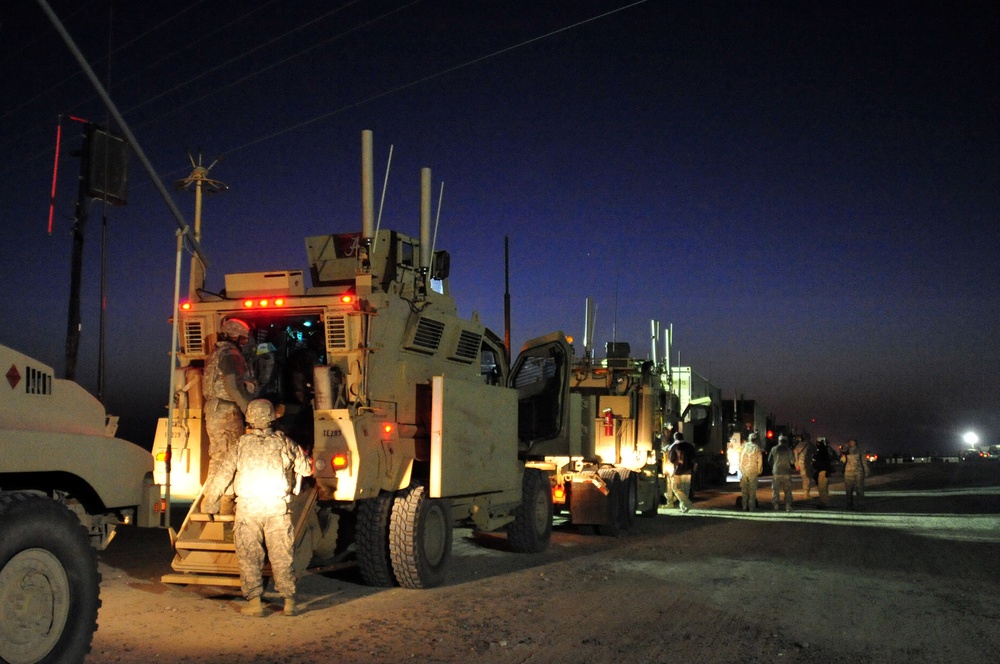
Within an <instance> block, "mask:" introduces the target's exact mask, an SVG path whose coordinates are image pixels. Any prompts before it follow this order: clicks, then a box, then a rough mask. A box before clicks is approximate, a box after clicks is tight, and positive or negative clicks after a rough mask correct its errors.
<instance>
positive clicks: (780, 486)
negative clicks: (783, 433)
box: [767, 440, 795, 512]
mask: <svg viewBox="0 0 1000 664" xmlns="http://www.w3.org/2000/svg"><path fill="white" fill-rule="evenodd" d="M767 460H768V461H769V462H770V463H771V475H772V477H771V481H772V484H771V504H772V505H774V509H778V505H780V504H781V494H782V492H783V493H784V495H785V511H786V512H791V511H792V468H793V466H794V465H795V452H793V451H792V448H791V447H789V446H788V443H786V442H784V441H783V440H779V441H778V444H777V445H775V447H774V449H773V450H771V453H770V455H768V457H767Z"/></svg>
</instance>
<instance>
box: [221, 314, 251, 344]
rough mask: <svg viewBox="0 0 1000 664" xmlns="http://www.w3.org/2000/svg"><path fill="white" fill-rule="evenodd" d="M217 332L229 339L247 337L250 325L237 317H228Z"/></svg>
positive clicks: (248, 336)
mask: <svg viewBox="0 0 1000 664" xmlns="http://www.w3.org/2000/svg"><path fill="white" fill-rule="evenodd" d="M219 333H220V334H222V335H223V336H225V337H229V338H230V339H240V338H243V339H249V338H250V326H249V325H247V324H246V323H245V322H243V321H242V320H240V319H239V318H229V319H227V320H226V322H224V323H223V324H222V327H221V328H219Z"/></svg>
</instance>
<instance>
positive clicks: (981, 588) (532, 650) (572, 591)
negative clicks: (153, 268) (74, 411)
mask: <svg viewBox="0 0 1000 664" xmlns="http://www.w3.org/2000/svg"><path fill="white" fill-rule="evenodd" d="M837 480H838V478H837V477H835V478H834V482H833V484H832V489H833V498H832V505H831V508H829V509H826V510H820V509H817V508H816V506H815V505H813V504H810V502H806V501H797V502H796V505H795V510H794V511H793V512H791V513H788V514H786V513H784V512H773V511H771V510H770V486H769V485H768V484H767V483H766V478H764V480H763V481H762V485H761V494H760V497H761V500H762V503H763V508H764V509H762V510H761V511H759V512H757V513H754V514H752V515H745V514H744V513H743V512H738V511H736V510H735V509H734V501H735V497H736V495H737V493H736V488H735V487H724V488H720V490H718V491H711V492H704V493H702V494H700V495H699V496H698V499H697V500H696V503H695V507H696V509H695V510H692V511H691V512H690V513H688V514H680V513H679V512H677V511H675V510H666V509H661V511H660V514H659V516H658V517H657V518H654V519H636V522H635V526H634V527H633V528H632V530H631V531H630V532H628V533H626V534H625V535H624V536H622V537H619V538H607V537H599V536H597V535H593V534H590V533H585V532H582V531H581V530H578V529H576V528H573V527H570V526H565V525H563V526H557V528H556V530H555V532H554V534H553V538H552V544H551V546H550V547H549V549H548V550H547V551H545V552H544V553H541V554H537V555H519V554H513V553H508V552H506V551H505V550H504V547H505V541H504V539H503V537H502V536H491V535H474V534H473V533H472V532H471V531H468V530H461V529H457V530H456V531H455V541H454V560H453V565H452V567H451V569H450V571H449V573H448V578H447V580H446V583H445V584H444V585H443V586H442V587H439V588H435V589H432V590H424V591H412V590H403V589H398V588H397V589H388V590H387V589H375V588H369V587H366V586H363V585H361V582H360V580H359V577H358V574H357V572H356V570H353V569H347V570H341V571H338V572H334V573H326V574H309V575H307V576H306V577H305V578H303V579H302V580H301V581H300V583H299V594H300V596H301V599H302V600H303V603H304V605H305V612H304V613H303V614H302V615H300V616H297V617H294V618H286V617H284V616H283V615H282V614H281V612H280V611H275V612H273V613H271V614H270V615H268V616H267V617H266V618H263V619H254V618H246V617H243V616H242V615H240V614H239V611H238V609H239V606H240V605H241V602H242V600H241V598H240V597H239V596H238V592H236V593H234V592H233V590H232V589H225V588H214V587H199V586H172V585H165V584H163V583H161V582H160V576H161V575H162V574H164V573H167V572H169V571H170V560H171V558H172V552H171V550H170V547H169V542H168V538H167V535H166V533H165V532H163V531H142V530H132V529H129V530H125V531H124V532H122V533H121V534H120V536H119V537H118V538H117V539H116V540H115V541H114V542H113V543H112V544H111V546H110V547H109V549H108V550H107V551H105V552H104V553H103V554H101V571H102V574H103V579H104V580H103V583H102V593H101V596H102V600H103V606H102V608H101V611H100V616H99V629H98V632H97V634H96V635H95V637H94V643H93V650H92V653H91V655H90V657H89V658H88V662H95V663H96V662H135V663H141V664H149V663H150V662H220V663H221V662H227V663H228V662H235V661H239V662H282V663H285V664H300V663H305V662H331V663H333V662H337V663H349V662H399V661H404V660H411V661H418V662H468V661H476V662H497V663H507V662H510V663H514V662H518V663H527V662H531V663H539V664H542V663H549V662H567V663H575V662H580V663H583V662H588V663H593V662H599V663H603V662H609V663H610V662H615V663H621V664H626V663H630V662H636V663H638V662H644V663H648V662H664V663H666V662H737V661H740V662H769V663H773V662H789V663H792V662H809V663H816V664H819V663H824V664H827V663H836V662H852V663H868V662H871V663H882V662H886V663H894V662H899V663H901V664H902V663H904V662H905V663H907V664H909V663H912V662H948V663H949V664H953V663H955V662H962V663H963V664H967V663H975V662H991V663H992V662H995V661H997V659H998V654H997V653H1000V603H998V602H997V597H998V596H1000V583H998V581H997V572H996V570H997V566H998V564H1000V563H998V561H1000V463H990V462H985V463H934V464H900V465H878V466H876V474H875V475H874V476H873V477H871V478H869V484H868V487H869V492H868V499H867V502H866V505H865V508H864V509H863V510H862V511H857V512H848V511H845V510H844V509H843V505H844V497H843V485H842V483H841V482H838V481H837ZM798 493H799V492H796V494H797V495H798ZM265 599H271V600H273V601H274V603H275V604H276V605H277V604H278V598H277V597H276V596H274V595H272V594H271V593H268V594H266V595H265Z"/></svg>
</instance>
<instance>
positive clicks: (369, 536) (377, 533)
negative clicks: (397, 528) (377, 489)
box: [355, 493, 399, 588]
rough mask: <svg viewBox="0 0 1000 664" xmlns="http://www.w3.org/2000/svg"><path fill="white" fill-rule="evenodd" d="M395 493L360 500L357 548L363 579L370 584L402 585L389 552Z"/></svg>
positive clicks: (378, 586) (376, 585)
mask: <svg viewBox="0 0 1000 664" xmlns="http://www.w3.org/2000/svg"><path fill="white" fill-rule="evenodd" d="M392 502H393V495H392V494H391V493H380V494H379V495H378V497H376V498H368V499H365V500H361V501H359V503H358V526H357V530H358V532H357V535H356V537H355V547H356V549H357V554H358V569H359V570H360V571H361V579H362V580H363V581H364V582H365V583H366V584H368V585H369V586H375V587H377V588H390V587H392V586H396V585H399V584H398V583H397V582H396V577H395V575H394V574H393V573H392V557H391V555H390V554H389V521H390V519H391V517H392Z"/></svg>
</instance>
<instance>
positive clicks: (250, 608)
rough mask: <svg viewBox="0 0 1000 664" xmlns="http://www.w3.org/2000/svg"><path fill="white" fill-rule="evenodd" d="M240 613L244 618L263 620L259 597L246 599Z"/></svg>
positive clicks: (262, 608) (262, 606)
mask: <svg viewBox="0 0 1000 664" xmlns="http://www.w3.org/2000/svg"><path fill="white" fill-rule="evenodd" d="M240 613H242V614H243V615H245V616H253V617H254V618H263V617H264V605H263V604H261V601H260V596H257V597H252V598H251V599H248V600H247V604H246V606H244V607H243V608H242V609H240Z"/></svg>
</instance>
